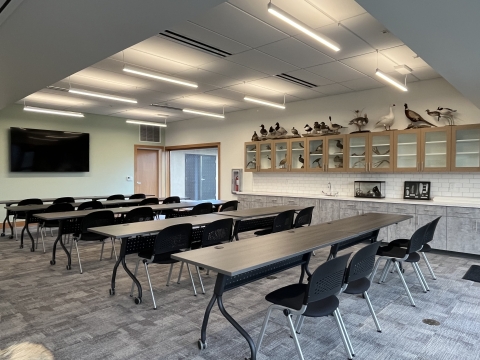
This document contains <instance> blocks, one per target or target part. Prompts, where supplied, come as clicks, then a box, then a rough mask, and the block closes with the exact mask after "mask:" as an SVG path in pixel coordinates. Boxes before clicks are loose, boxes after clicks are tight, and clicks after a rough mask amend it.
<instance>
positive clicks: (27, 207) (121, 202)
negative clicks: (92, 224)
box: [5, 199, 144, 212]
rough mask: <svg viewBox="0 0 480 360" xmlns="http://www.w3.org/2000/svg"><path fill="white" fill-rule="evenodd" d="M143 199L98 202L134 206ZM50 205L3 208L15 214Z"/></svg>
mask: <svg viewBox="0 0 480 360" xmlns="http://www.w3.org/2000/svg"><path fill="white" fill-rule="evenodd" d="M142 200H144V199H132V200H104V201H99V202H100V203H102V205H103V206H107V205H119V206H120V205H136V204H138V203H140V202H141V201H142ZM82 203H83V201H82V202H74V203H71V205H72V206H73V207H78V206H80V204H82ZM51 205H52V204H42V205H22V206H18V205H12V206H5V209H7V210H9V211H12V212H17V211H35V210H45V209H46V208H48V207H49V206H51Z"/></svg>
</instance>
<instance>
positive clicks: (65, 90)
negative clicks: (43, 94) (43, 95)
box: [47, 86, 68, 92]
mask: <svg viewBox="0 0 480 360" xmlns="http://www.w3.org/2000/svg"><path fill="white" fill-rule="evenodd" d="M47 89H49V90H55V91H63V92H68V89H65V88H62V87H58V86H47Z"/></svg>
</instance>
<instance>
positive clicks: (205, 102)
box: [176, 93, 243, 109]
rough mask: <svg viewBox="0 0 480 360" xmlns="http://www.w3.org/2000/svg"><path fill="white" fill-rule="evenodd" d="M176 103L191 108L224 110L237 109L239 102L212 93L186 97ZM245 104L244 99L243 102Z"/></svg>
mask: <svg viewBox="0 0 480 360" xmlns="http://www.w3.org/2000/svg"><path fill="white" fill-rule="evenodd" d="M176 102H181V103H184V102H185V104H186V105H189V106H207V107H213V108H217V109H219V108H222V107H224V106H225V107H237V106H238V102H239V101H234V100H232V99H226V98H224V97H220V96H215V95H212V94H211V93H208V94H199V95H192V96H186V97H184V98H182V99H178V100H176ZM241 102H243V99H242V100H241Z"/></svg>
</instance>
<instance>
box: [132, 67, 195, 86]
mask: <svg viewBox="0 0 480 360" xmlns="http://www.w3.org/2000/svg"><path fill="white" fill-rule="evenodd" d="M123 71H125V72H128V73H131V74H136V75H141V76H146V77H149V78H152V79H157V80H162V81H168V82H171V83H175V84H179V85H184V86H190V87H193V88H197V87H198V85H197V84H196V83H194V82H191V81H187V80H181V79H177V78H174V77H171V76H167V75H163V74H159V73H156V72H153V71H149V70H145V69H140V68H136V67H133V66H124V67H123Z"/></svg>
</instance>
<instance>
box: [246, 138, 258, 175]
mask: <svg viewBox="0 0 480 360" xmlns="http://www.w3.org/2000/svg"><path fill="white" fill-rule="evenodd" d="M259 144H260V143H258V142H251V143H245V156H244V159H245V164H244V168H245V171H246V172H254V171H257V146H259Z"/></svg>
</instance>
